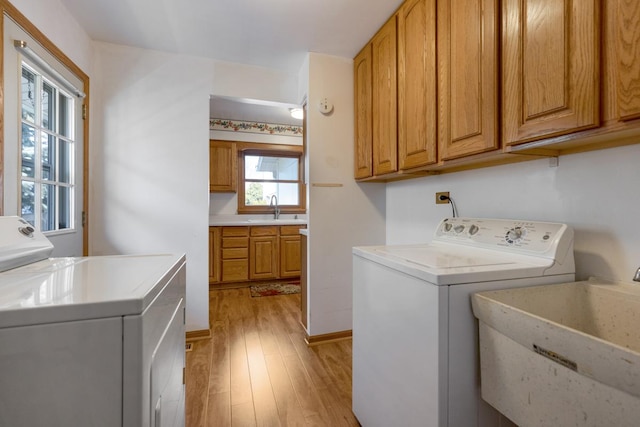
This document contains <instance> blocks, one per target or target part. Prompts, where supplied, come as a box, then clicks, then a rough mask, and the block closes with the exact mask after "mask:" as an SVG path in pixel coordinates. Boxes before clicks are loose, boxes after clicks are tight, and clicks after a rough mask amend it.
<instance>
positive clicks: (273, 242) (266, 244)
mask: <svg viewBox="0 0 640 427" xmlns="http://www.w3.org/2000/svg"><path fill="white" fill-rule="evenodd" d="M250 243H251V244H250V246H249V278H250V279H251V280H256V279H275V278H277V277H278V249H277V248H278V238H277V237H276V236H262V237H251V242H250Z"/></svg>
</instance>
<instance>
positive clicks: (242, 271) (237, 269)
mask: <svg viewBox="0 0 640 427" xmlns="http://www.w3.org/2000/svg"><path fill="white" fill-rule="evenodd" d="M248 279H249V260H248V259H223V260H222V281H223V282H240V281H245V280H248Z"/></svg>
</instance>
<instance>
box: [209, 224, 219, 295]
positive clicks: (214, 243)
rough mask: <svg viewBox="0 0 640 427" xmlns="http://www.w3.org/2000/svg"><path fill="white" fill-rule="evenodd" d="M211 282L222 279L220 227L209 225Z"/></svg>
mask: <svg viewBox="0 0 640 427" xmlns="http://www.w3.org/2000/svg"><path fill="white" fill-rule="evenodd" d="M209 256H210V257H211V259H210V260H209V283H218V282H219V281H220V228H218V227H209Z"/></svg>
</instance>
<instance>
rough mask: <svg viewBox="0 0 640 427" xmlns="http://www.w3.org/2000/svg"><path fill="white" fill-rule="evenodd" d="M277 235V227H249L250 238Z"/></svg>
mask: <svg viewBox="0 0 640 427" xmlns="http://www.w3.org/2000/svg"><path fill="white" fill-rule="evenodd" d="M277 235H278V227H277V226H271V225H265V226H258V227H251V237H254V236H277Z"/></svg>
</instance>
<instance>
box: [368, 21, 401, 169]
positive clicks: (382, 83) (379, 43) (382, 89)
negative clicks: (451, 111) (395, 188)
mask: <svg viewBox="0 0 640 427" xmlns="http://www.w3.org/2000/svg"><path fill="white" fill-rule="evenodd" d="M396 43H397V35H396V17H395V15H394V16H393V17H392V18H391V19H389V21H387V23H386V24H385V25H384V26H383V27H382V28H381V29H380V31H378V33H377V34H376V35H375V36H374V37H373V39H372V40H371V49H372V53H371V56H372V65H373V68H372V76H373V80H372V82H373V94H372V99H373V109H372V111H373V113H372V114H373V116H372V118H373V174H374V175H382V174H385V173H390V172H395V171H397V170H398V149H397V147H398V110H397V108H398V107H397V104H398V101H397V96H398V93H397V92H398V91H397V63H396V58H397V46H396Z"/></svg>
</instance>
